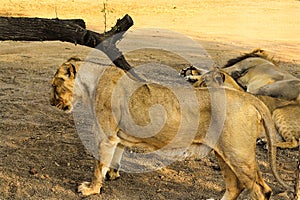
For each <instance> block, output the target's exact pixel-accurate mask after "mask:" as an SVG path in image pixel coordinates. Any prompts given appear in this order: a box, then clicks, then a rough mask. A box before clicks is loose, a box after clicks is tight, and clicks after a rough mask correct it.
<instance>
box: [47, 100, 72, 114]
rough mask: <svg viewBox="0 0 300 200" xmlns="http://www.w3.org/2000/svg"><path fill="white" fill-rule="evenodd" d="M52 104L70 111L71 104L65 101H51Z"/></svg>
mask: <svg viewBox="0 0 300 200" xmlns="http://www.w3.org/2000/svg"><path fill="white" fill-rule="evenodd" d="M51 105H52V106H55V107H56V108H58V109H60V110H63V111H65V112H71V110H72V106H71V105H69V104H68V103H67V102H64V101H59V102H58V103H54V102H52V103H51Z"/></svg>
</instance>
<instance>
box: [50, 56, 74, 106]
mask: <svg viewBox="0 0 300 200" xmlns="http://www.w3.org/2000/svg"><path fill="white" fill-rule="evenodd" d="M76 72H77V67H76V66H75V65H74V64H72V63H71V60H69V61H68V62H65V63H63V64H62V65H61V66H60V67H59V68H58V70H57V71H56V73H55V75H54V77H53V79H52V82H51V84H52V91H51V98H50V104H51V105H52V106H55V107H57V108H59V109H61V110H63V111H66V112H71V110H72V108H73V88H74V84H75V77H76Z"/></svg>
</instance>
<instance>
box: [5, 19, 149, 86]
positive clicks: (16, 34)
mask: <svg viewBox="0 0 300 200" xmlns="http://www.w3.org/2000/svg"><path fill="white" fill-rule="evenodd" d="M132 25H133V20H132V18H131V17H130V16H129V15H125V16H124V17H123V18H122V19H119V20H118V21H117V23H116V25H115V26H114V27H112V29H111V30H110V31H108V32H105V33H102V34H100V33H97V32H94V31H91V30H87V29H86V28H85V23H84V21H83V20H81V19H73V20H61V19H44V18H20V17H17V18H16V17H0V30H1V31H0V40H14V41H49V40H59V41H62V42H71V43H74V44H80V45H84V46H88V47H91V48H96V49H98V50H101V51H103V52H104V53H105V54H106V55H107V56H108V57H109V58H110V60H111V61H112V62H113V63H114V64H115V65H116V66H117V67H119V68H121V69H123V70H125V71H129V72H130V73H131V74H132V75H133V76H134V77H135V78H136V79H138V80H143V79H142V78H140V77H139V76H138V75H137V74H135V72H134V71H133V70H132V67H131V66H130V64H129V63H128V62H127V61H126V59H125V57H124V56H123V54H122V52H121V51H120V50H119V49H118V48H117V47H116V42H117V41H118V40H120V39H121V38H122V36H123V34H124V33H125V32H126V31H127V30H128V29H129V28H130V27H131V26H132Z"/></svg>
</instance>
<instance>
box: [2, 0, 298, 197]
mask: <svg viewBox="0 0 300 200" xmlns="http://www.w3.org/2000/svg"><path fill="white" fill-rule="evenodd" d="M0 3H1V7H0V15H1V16H30V17H48V18H55V17H59V18H83V19H84V20H85V21H86V22H87V26H88V28H89V29H93V30H95V31H98V32H103V30H104V18H103V12H101V10H102V9H103V2H102V1H86V0H64V1H50V0H40V1H37V0H9V1H8V0H0ZM107 3H108V8H107V11H108V18H107V24H108V25H107V27H108V29H109V27H110V26H112V25H113V24H114V23H115V21H116V19H117V18H120V17H122V16H123V15H124V14H125V13H128V14H130V15H131V16H132V17H133V19H134V21H135V25H134V27H132V29H131V30H134V29H138V28H160V29H161V28H163V29H168V30H173V31H177V32H179V33H180V34H183V35H187V36H189V37H190V38H192V39H193V40H194V41H196V42H197V43H199V44H200V45H202V47H204V49H205V50H206V51H207V52H208V54H209V55H210V57H211V58H212V60H213V61H214V62H215V63H216V64H218V65H222V64H224V63H225V62H226V61H227V60H228V59H229V58H233V57H235V56H238V55H240V54H241V53H245V52H249V51H251V50H253V49H254V48H258V47H260V48H263V49H265V50H267V52H268V53H269V54H270V55H271V56H274V58H275V59H276V60H278V61H279V65H280V67H282V68H284V69H286V70H288V71H289V72H291V73H292V74H294V75H296V76H297V77H300V58H299V54H300V48H299V47H300V38H299V35H300V21H299V20H300V12H299V11H300V2H299V1H295V0H271V1H258V0H252V1H248V0H245V1H238V0H224V1H208V0H207V1H206V0H203V1H196V0H188V1H179V0H174V1H167V0H158V1H146V0H141V1H133V0H127V1H126V3H124V1H120V0H114V1H110V0H109V1H108V2H107ZM146 39H148V38H146ZM152 39H153V42H155V37H153V38H152ZM90 53H91V50H90V49H89V48H86V47H81V46H74V45H73V44H68V43H61V42H13V41H4V42H0V71H1V73H0V102H1V103H0V109H1V122H0V152H1V154H0V159H1V162H0V199H1V200H2V199H82V196H81V195H79V194H78V193H76V187H77V184H78V183H80V182H82V181H86V180H89V179H90V177H91V175H92V167H93V158H92V156H91V155H89V153H88V152H87V151H86V149H85V147H84V146H83V145H82V143H81V141H80V139H79V137H78V135H77V133H76V129H75V126H74V123H73V116H72V115H71V114H64V113H62V112H60V111H57V110H56V109H53V108H52V107H50V105H49V90H50V80H51V77H52V76H53V74H54V73H55V71H56V68H57V66H58V65H60V64H61V63H62V62H64V61H65V60H66V59H68V58H69V57H70V56H74V55H78V56H80V57H82V58H85V57H86V56H87V55H89V54H90ZM126 56H127V58H128V60H129V62H130V63H132V64H141V63H146V62H149V61H153V60H155V61H156V62H161V63H164V64H167V65H168V66H171V67H176V69H178V68H180V66H184V65H185V64H187V63H183V62H181V61H179V60H176V58H174V57H173V55H169V54H168V53H163V54H162V53H157V52H149V51H140V52H135V53H131V54H130V53H129V54H127V55H126ZM178 62H180V65H178ZM297 155H298V154H297V150H279V153H278V158H277V159H278V160H279V165H280V169H279V171H280V173H281V174H282V177H283V178H284V179H285V180H286V181H288V182H289V183H290V184H293V181H294V174H293V170H295V163H296V157H297ZM257 158H258V162H259V165H260V168H261V170H262V172H263V175H264V178H265V180H266V181H267V183H268V184H269V185H270V186H271V187H272V189H273V191H274V193H275V194H274V196H273V197H272V198H273V199H287V197H282V196H279V195H277V193H279V192H280V191H281V190H282V187H281V186H280V185H279V184H277V183H276V181H275V179H274V177H273V175H272V173H271V171H270V168H269V164H268V163H269V162H268V159H267V155H266V151H265V150H264V149H263V148H262V146H258V149H257ZM223 192H224V182H223V179H222V176H221V172H220V170H219V167H218V163H217V161H216V159H215V158H214V156H213V154H211V155H209V156H208V157H207V158H205V159H202V160H201V161H200V160H194V159H191V160H188V161H184V162H175V163H173V164H172V165H171V166H168V167H167V168H165V169H162V170H158V171H154V172H149V173H143V174H130V173H124V172H123V173H122V174H121V178H120V179H118V180H116V181H110V182H107V183H106V184H105V185H104V188H103V190H102V194H101V195H94V196H91V197H87V198H85V199H105V200H106V199H110V200H111V199H112V200H113V199H121V200H123V199H124V200H127V199H128V200H129V199H189V200H190V199H208V198H213V199H220V198H221V196H222V194H223ZM248 197H249V196H248V193H247V192H244V193H243V195H242V197H241V198H240V199H249V198H248Z"/></svg>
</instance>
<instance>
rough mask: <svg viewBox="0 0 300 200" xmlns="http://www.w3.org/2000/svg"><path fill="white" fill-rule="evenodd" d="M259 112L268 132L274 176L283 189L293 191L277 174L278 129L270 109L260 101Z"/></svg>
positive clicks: (257, 107)
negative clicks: (276, 143)
mask: <svg viewBox="0 0 300 200" xmlns="http://www.w3.org/2000/svg"><path fill="white" fill-rule="evenodd" d="M254 105H255V107H256V109H257V111H258V112H259V113H260V115H261V117H262V123H263V126H264V129H265V132H266V136H267V140H268V147H269V148H268V149H269V150H268V153H269V161H270V167H271V169H272V172H273V175H274V177H275V179H276V180H277V181H278V183H279V184H281V185H282V186H283V187H285V188H286V189H287V190H289V191H293V190H294V189H293V188H292V187H291V186H289V185H288V184H287V183H285V182H284V181H283V180H282V179H281V178H280V176H279V174H278V172H277V167H276V151H277V148H276V145H275V142H276V128H275V124H274V122H273V120H272V117H271V113H270V112H269V109H268V108H267V106H266V105H265V104H264V103H263V102H261V101H259V103H255V104H254Z"/></svg>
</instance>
